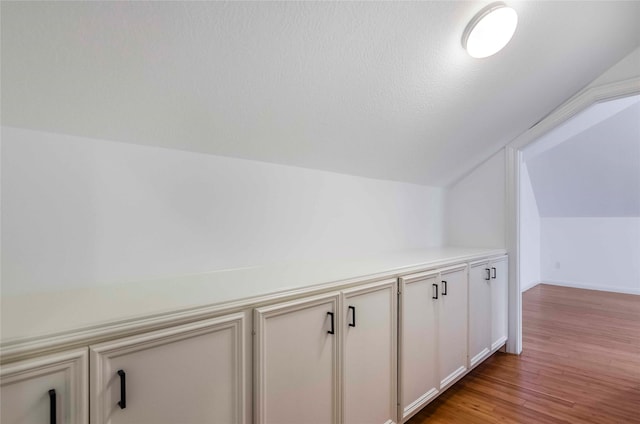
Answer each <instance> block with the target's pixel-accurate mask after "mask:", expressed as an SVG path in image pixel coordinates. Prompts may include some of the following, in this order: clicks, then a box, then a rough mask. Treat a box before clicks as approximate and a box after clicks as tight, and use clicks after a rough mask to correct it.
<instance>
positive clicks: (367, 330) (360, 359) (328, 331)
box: [254, 280, 397, 424]
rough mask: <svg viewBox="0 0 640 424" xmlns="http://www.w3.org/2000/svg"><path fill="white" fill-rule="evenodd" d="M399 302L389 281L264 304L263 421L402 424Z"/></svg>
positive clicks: (258, 390)
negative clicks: (398, 415) (398, 403)
mask: <svg viewBox="0 0 640 424" xmlns="http://www.w3.org/2000/svg"><path fill="white" fill-rule="evenodd" d="M396 305H397V283H396V281H395V280H387V281H382V282H379V283H374V284H370V285H365V286H359V287H358V288H357V289H353V290H345V291H343V292H334V293H329V294H327V295H322V296H314V297H309V298H303V299H300V300H295V301H291V302H285V303H281V304H276V305H272V306H267V307H263V308H258V309H256V310H255V330H256V339H255V344H254V346H255V357H254V360H255V372H256V373H255V378H256V379H255V400H256V406H255V413H256V422H257V423H277V424H286V423H292V424H304V423H339V422H345V423H353V424H358V423H372V424H373V423H380V424H382V423H393V422H395V421H396V384H397V383H396V381H397V375H396V369H397V368H396V367H397V362H396V350H397V343H396V331H397V330H396V329H397V324H396V319H397V310H396V307H397V306H396ZM340 383H342V384H340ZM341 406H342V407H341Z"/></svg>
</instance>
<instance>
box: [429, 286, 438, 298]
mask: <svg viewBox="0 0 640 424" xmlns="http://www.w3.org/2000/svg"><path fill="white" fill-rule="evenodd" d="M433 288H434V289H436V295H435V296H432V297H431V299H437V298H438V285H437V284H433Z"/></svg>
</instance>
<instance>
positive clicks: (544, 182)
mask: <svg viewBox="0 0 640 424" xmlns="http://www.w3.org/2000/svg"><path fill="white" fill-rule="evenodd" d="M634 99H635V101H631V102H630V100H634ZM607 103H611V105H610V106H611V108H612V109H613V110H615V105H616V103H622V104H626V107H625V108H624V109H622V110H621V111H619V112H617V113H616V114H614V115H613V116H610V117H608V118H606V119H604V120H602V121H601V122H599V123H598V124H596V125H594V126H592V127H590V128H587V129H585V130H584V131H581V132H578V133H576V134H575V135H572V136H570V137H569V138H568V139H563V135H564V134H566V132H564V133H563V132H562V131H558V132H557V133H556V134H555V135H556V136H557V137H558V138H559V140H557V141H558V142H556V143H555V146H554V147H552V148H550V149H546V150H544V151H543V152H542V153H540V154H538V155H536V156H534V157H532V158H531V159H529V160H527V168H528V170H529V177H530V179H531V185H532V187H533V192H534V194H535V197H536V202H537V204H538V212H539V213H540V216H542V217H640V99H639V98H638V96H635V97H634V98H629V99H622V100H620V101H618V100H616V101H612V102H607ZM611 108H610V109H611ZM597 109H598V110H600V111H603V110H605V109H603V108H597ZM583 113H586V114H588V113H589V110H586V111H585V112H583ZM576 119H577V120H580V117H579V116H578V117H576ZM550 136H551V137H550V138H549V139H548V140H546V141H547V142H549V141H551V140H552V139H553V136H554V134H550ZM543 141H545V140H543ZM532 148H535V144H534V145H532ZM526 153H527V152H526V151H525V157H526V156H527V154H526Z"/></svg>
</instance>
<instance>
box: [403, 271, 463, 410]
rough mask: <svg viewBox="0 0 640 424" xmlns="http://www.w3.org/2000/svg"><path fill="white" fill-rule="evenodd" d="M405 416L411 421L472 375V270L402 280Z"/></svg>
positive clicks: (431, 273)
mask: <svg viewBox="0 0 640 424" xmlns="http://www.w3.org/2000/svg"><path fill="white" fill-rule="evenodd" d="M400 292H401V296H400V345H399V351H400V382H401V383H400V414H401V416H402V421H406V420H407V419H408V418H410V417H411V416H412V415H413V414H415V413H416V412H417V411H419V410H420V409H421V408H422V407H423V406H424V405H426V404H427V403H429V402H430V401H431V400H432V399H433V398H434V397H436V396H437V395H438V394H439V393H440V392H441V391H442V390H444V389H446V388H447V387H448V386H450V385H451V384H453V383H454V382H455V381H456V380H457V379H458V378H459V377H461V376H462V375H464V373H465V372H466V371H467V266H466V264H465V265H458V266H455V267H451V268H446V269H442V270H440V271H432V272H426V273H421V274H414V275H410V276H407V277H403V278H401V279H400Z"/></svg>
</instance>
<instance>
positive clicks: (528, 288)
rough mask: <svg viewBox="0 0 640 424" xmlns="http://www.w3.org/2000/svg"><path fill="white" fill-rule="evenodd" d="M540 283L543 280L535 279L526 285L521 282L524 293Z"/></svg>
mask: <svg viewBox="0 0 640 424" xmlns="http://www.w3.org/2000/svg"><path fill="white" fill-rule="evenodd" d="M538 284H542V281H534V282H533V283H530V284H527V285H525V286H523V285H522V282H521V283H520V289H521V291H522V293H524V292H526V291H527V290H531V289H532V288H534V287H536V286H537V285H538Z"/></svg>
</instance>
